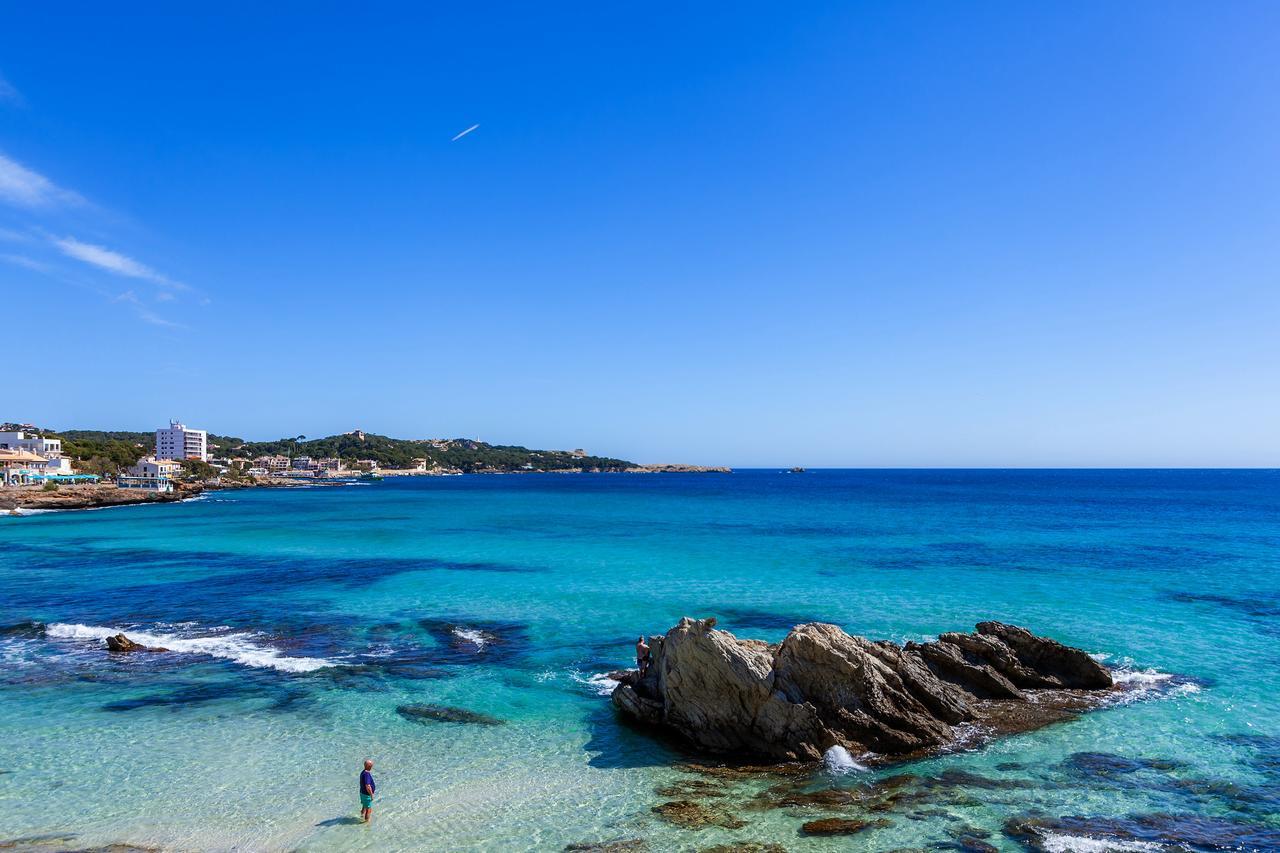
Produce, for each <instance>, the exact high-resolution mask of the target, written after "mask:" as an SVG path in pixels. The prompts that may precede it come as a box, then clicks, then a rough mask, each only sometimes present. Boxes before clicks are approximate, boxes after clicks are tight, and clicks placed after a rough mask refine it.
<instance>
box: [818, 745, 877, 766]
mask: <svg viewBox="0 0 1280 853" xmlns="http://www.w3.org/2000/svg"><path fill="white" fill-rule="evenodd" d="M822 763H823V764H825V765H827V769H828V770H830V771H831V772H832V773H863V772H866V770H867V766H866V765H865V764H859V763H858V762H857V761H856V760H855V759H854V757H853V754H852V753H850V752H849V750H847V749H845V748H844V747H843V746H840V745H839V744H837V745H835V746H833V747H831V748H830V749H828V750H827V751H826V752H824V753H823V754H822Z"/></svg>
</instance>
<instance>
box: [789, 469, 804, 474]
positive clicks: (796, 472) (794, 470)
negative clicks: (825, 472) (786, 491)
mask: <svg viewBox="0 0 1280 853" xmlns="http://www.w3.org/2000/svg"><path fill="white" fill-rule="evenodd" d="M787 473H788V474H803V473H804V469H803V468H792V469H791V470H790V471H788V472H787Z"/></svg>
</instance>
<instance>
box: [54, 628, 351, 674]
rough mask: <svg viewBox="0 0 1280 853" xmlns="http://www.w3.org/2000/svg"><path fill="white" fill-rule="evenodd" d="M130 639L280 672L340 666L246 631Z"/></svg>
mask: <svg viewBox="0 0 1280 853" xmlns="http://www.w3.org/2000/svg"><path fill="white" fill-rule="evenodd" d="M44 631H45V635H46V636H48V637H52V638H54V639H63V640H94V641H97V640H105V639H106V638H107V637H113V636H115V635H116V634H119V633H121V629H119V628H106V627H102V626H100V625H72V624H67V623H64V622H55V623H53V624H51V625H48V626H46V627H45V629H44ZM128 637H129V639H131V640H133V641H134V642H136V643H141V644H142V645H144V646H159V647H161V648H166V649H168V650H169V651H171V652H177V653H178V654H192V655H208V656H209V657H215V658H222V659H224V660H230V661H234V662H235V663H238V664H241V665H243V666H251V667H255V668H268V669H277V670H280V671H281V672H311V671H313V670H317V669H324V668H325V667H329V666H338V665H339V664H335V663H333V662H332V661H328V660H325V659H324V658H303V657H288V656H287V655H283V654H281V653H280V652H279V650H277V649H273V648H270V647H269V646H261V645H258V644H257V643H255V642H253V640H252V637H253V635H252V634H249V633H246V632H239V633H230V634H215V635H212V636H204V637H183V636H180V635H177V634H157V633H150V632H147V631H137V630H132V629H130V630H129V631H128Z"/></svg>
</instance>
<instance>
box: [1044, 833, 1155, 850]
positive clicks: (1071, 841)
mask: <svg viewBox="0 0 1280 853" xmlns="http://www.w3.org/2000/svg"><path fill="white" fill-rule="evenodd" d="M1040 846H1041V847H1042V848H1043V849H1044V850H1045V851H1046V853H1121V851H1125V853H1128V851H1133V853H1138V851H1147V850H1164V849H1165V848H1164V847H1162V846H1161V845H1159V844H1155V843H1153V842H1150V841H1117V840H1115V839H1111V838H1107V839H1103V838H1093V837H1091V836H1088V835H1062V834H1060V833H1056V832H1046V833H1044V834H1042V835H1041V836H1040Z"/></svg>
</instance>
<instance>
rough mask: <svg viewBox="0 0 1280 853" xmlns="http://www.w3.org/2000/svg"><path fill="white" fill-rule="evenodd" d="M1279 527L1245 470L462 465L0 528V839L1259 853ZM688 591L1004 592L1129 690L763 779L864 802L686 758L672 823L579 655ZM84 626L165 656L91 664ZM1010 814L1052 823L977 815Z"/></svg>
mask: <svg viewBox="0 0 1280 853" xmlns="http://www.w3.org/2000/svg"><path fill="white" fill-rule="evenodd" d="M1278 547H1280V475H1278V474H1277V473H1276V472H1263V471H1235V472H1223V471H1194V472H1186V471H1165V472H1124V471H1118V472H1029V471H1024V472H960V471H934V472H929V471H900V472H893V471H821V472H810V473H807V474H784V473H781V472H776V471H748V472H738V473H735V474H732V475H702V476H699V475H660V476H656V475H655V476H638V475H566V476H553V475H545V476H536V475H531V476H507V477H502V476H489V477H485V476H473V477H452V478H420V479H402V480H388V481H385V482H382V483H375V484H370V485H360V486H347V487H332V488H309V489H297V490H265V489H264V490H249V491H240V492H221V493H212V494H209V495H207V496H205V497H203V498H201V499H199V500H196V501H191V502H186V503H182V504H174V505H167V506H146V507H129V508H118V509H110V510H102V511H91V512H62V513H49V514H42V515H33V516H27V517H22V518H12V517H5V518H0V590H3V593H2V594H0V627H2V630H3V635H2V636H0V746H2V749H0V755H2V758H0V771H2V772H0V815H2V817H0V826H2V827H3V833H2V834H0V841H4V840H11V839H26V840H24V841H22V842H20V846H21V845H26V846H34V847H35V848H36V849H40V848H43V847H48V848H50V849H63V848H68V847H70V848H73V849H74V848H84V847H92V846H95V845H102V844H107V843H129V844H134V845H140V846H158V847H173V848H179V849H224V850H225V849H240V850H278V849H279V850H283V849H304V850H346V849H352V850H397V849H440V850H465V849H494V850H522V849H530V850H533V849H536V850H558V849H563V848H564V847H565V846H566V845H570V844H583V843H588V842H608V841H629V840H633V839H643V840H644V841H645V842H646V843H647V845H648V849H650V850H701V849H704V848H708V847H713V846H714V845H717V844H732V843H739V844H742V843H746V842H750V841H757V842H765V841H767V842H773V843H777V844H780V845H782V846H783V847H784V848H785V849H787V850H808V849H813V850H819V849H831V847H832V844H833V843H832V842H831V841H830V840H829V839H814V838H809V837H806V836H803V835H802V834H801V833H800V826H801V824H802V823H804V822H805V821H809V820H813V819H815V818H818V817H827V816H843V817H851V818H859V819H868V820H876V821H879V823H877V824H873V825H872V826H871V827H869V828H868V829H866V830H864V831H863V832H862V833H860V834H859V835H857V836H855V838H856V841H857V846H858V847H859V848H861V849H868V850H891V849H894V848H901V847H916V848H936V847H937V846H938V845H943V847H942V848H941V849H946V846H947V845H951V846H952V847H953V848H954V849H971V850H984V849H990V848H989V847H983V846H982V845H990V846H992V847H995V848H997V849H1007V850H1015V849H1023V846H1024V845H1026V844H1031V845H1039V846H1040V847H1042V848H1044V849H1052V850H1070V849H1088V850H1104V849H1134V850H1152V849H1160V845H1161V844H1163V843H1166V842H1167V841H1168V840H1169V838H1171V837H1178V838H1182V839H1184V842H1185V839H1186V838H1188V837H1192V836H1191V835H1189V834H1194V833H1198V835H1195V838H1197V839H1198V841H1197V842H1196V843H1198V844H1200V845H1201V848H1200V849H1215V845H1217V846H1227V845H1229V844H1234V845H1235V846H1236V847H1237V848H1239V849H1266V848H1268V847H1280V818H1277V813H1278V812H1280V574H1278V573H1277V567H1278V565H1277V564H1278V557H1277V555H1278V554H1280V550H1278ZM683 615H696V616H708V615H715V616H717V617H718V618H719V620H720V624H721V626H722V627H724V628H727V629H729V630H731V631H733V632H735V633H736V634H738V635H739V636H751V637H761V638H764V639H769V640H778V639H780V638H781V637H782V636H783V635H784V634H785V631H786V628H787V627H789V626H790V625H792V624H795V623H797V622H803V621H814V620H821V621H826V622H833V623H836V624H838V625H840V626H842V627H843V628H845V629H846V630H848V631H850V632H854V633H860V634H864V635H866V636H869V637H872V638H875V639H890V640H894V641H904V640H908V639H917V640H918V639H922V638H926V637H930V636H933V635H936V634H938V633H940V632H942V631H947V630H970V629H972V626H973V624H974V623H975V622H978V621H980V620H983V619H1001V620H1004V621H1009V622H1015V623H1018V624H1022V625H1026V626H1028V627H1030V628H1032V629H1033V630H1036V631H1037V632H1040V633H1044V634H1048V635H1051V636H1053V637H1056V638H1058V639H1060V640H1062V641H1064V642H1067V643H1070V644H1073V645H1077V646H1081V647H1083V648H1086V649H1088V650H1089V651H1091V652H1094V653H1097V654H1100V655H1107V656H1108V658H1107V661H1108V663H1110V664H1112V665H1113V666H1116V667H1119V668H1120V670H1121V671H1122V672H1123V673H1124V674H1125V677H1129V678H1135V679H1139V680H1145V681H1147V682H1149V683H1150V684H1151V685H1152V689H1151V690H1150V691H1149V692H1145V693H1142V694H1139V696H1138V698H1137V700H1136V701H1131V702H1128V703H1127V704H1120V705H1117V706H1116V707H1112V708H1109V709H1107V710H1103V711H1099V712H1096V713H1093V714H1091V715H1089V716H1087V717H1086V718H1083V719H1081V720H1078V721H1075V722H1071V723H1067V724H1064V725H1059V726H1056V727H1053V728H1050V729H1046V730H1042V731H1039V732H1034V733H1031V734H1028V735H1024V736H1021V737H1017V738H1013V739H1010V740H1006V741H1003V742H1000V743H997V744H994V745H992V746H989V747H987V748H985V749H981V750H977V751H959V752H956V753H955V754H951V755H946V756H943V757H940V758H936V759H932V760H929V761H923V762H916V763H913V764H909V765H906V766H904V767H898V768H894V769H886V770H881V771H875V772H870V773H858V772H853V773H850V774H846V775H842V776H833V775H830V774H828V773H826V772H825V771H822V770H820V769H816V770H815V771H814V773H813V775H812V777H811V778H808V779H804V780H799V782H797V780H790V782H789V783H787V784H789V785H790V786H791V788H790V789H796V788H797V787H799V788H801V789H804V790H815V789H821V788H824V787H833V786H835V787H844V788H852V789H866V788H867V787H868V786H870V785H873V784H874V783H875V782H876V780H878V779H883V778H884V777H887V776H891V775H893V774H895V773H901V772H904V771H906V772H910V773H912V774H915V775H916V776H917V777H919V778H918V779H915V780H912V781H909V782H907V783H905V787H904V788H903V789H902V790H904V791H906V792H907V794H909V796H904V797H902V798H900V801H895V802H890V803H888V805H883V804H882V805H881V806H880V807H879V808H878V809H877V810H876V811H865V810H860V808H857V807H846V808H835V807H830V808H825V807H782V808H777V807H772V806H773V805H775V804H776V799H777V796H776V795H775V796H773V797H772V798H771V797H770V795H769V794H768V793H767V790H766V789H769V788H771V787H773V786H776V785H778V784H779V780H776V779H773V780H770V779H759V780H746V781H742V782H730V783H727V784H723V783H721V782H720V781H718V780H710V781H711V782H712V783H713V788H712V790H713V793H717V794H724V795H725V796H718V797H713V798H706V799H702V800H700V802H702V803H704V804H706V805H707V807H708V808H709V809H711V810H712V811H714V812H715V813H716V814H719V815H728V816H730V817H731V818H733V819H732V820H727V821H725V822H726V823H730V824H736V823H737V822H738V821H741V822H743V823H744V824H745V825H743V826H741V827H738V828H733V829H730V828H726V827H722V826H712V827H708V828H703V829H689V828H682V827H678V826H673V825H671V824H669V823H667V822H665V821H663V820H662V819H661V818H660V817H659V816H658V815H656V814H655V813H654V812H653V811H652V809H653V807H654V806H655V805H658V804H660V803H663V802H666V801H669V800H671V799H672V798H673V796H675V795H674V794H672V792H671V790H667V792H666V793H665V794H660V793H658V792H657V791H656V789H659V788H668V789H669V788H670V786H672V785H676V786H677V788H679V785H680V784H681V783H684V782H688V781H689V780H691V779H693V780H696V779H699V778H701V777H698V776H695V775H691V774H689V773H687V772H685V771H683V770H680V769H677V768H675V766H674V765H676V764H678V763H679V762H681V761H683V760H685V758H686V756H683V755H681V754H679V753H678V752H676V751H674V747H672V746H671V745H669V744H661V743H658V742H656V741H654V740H653V739H651V738H650V737H648V736H647V735H645V734H643V733H640V732H637V731H634V730H632V729H629V728H627V727H624V726H622V725H620V723H619V722H618V720H617V719H616V718H615V716H614V714H613V713H612V712H611V709H610V706H609V701H608V698H607V695H606V694H607V689H608V686H609V683H608V682H607V681H606V680H604V679H603V677H602V674H603V673H606V672H608V671H609V670H610V669H612V668H615V667H618V666H621V665H624V664H626V663H627V662H628V659H629V655H630V653H631V646H632V644H633V643H634V640H635V637H636V635H637V634H640V633H642V632H644V633H656V632H660V631H663V630H665V629H666V628H668V627H670V626H671V625H672V624H673V623H674V622H675V621H676V620H677V619H678V618H679V617H681V616H683ZM117 630H124V631H126V632H128V633H129V634H130V635H131V636H133V637H134V638H136V639H141V640H143V641H144V642H148V643H151V644H158V645H164V646H166V647H168V648H170V649H171V652H170V653H168V654H137V655H132V656H112V655H108V654H107V653H106V652H105V651H104V650H103V637H104V636H105V635H106V634H107V633H108V632H115V631H117ZM1168 675H1177V676H1179V677H1180V686H1179V687H1178V688H1176V689H1157V688H1159V687H1160V684H1159V683H1160V682H1161V680H1163V679H1165V677H1166V676H1168ZM1165 687H1166V688H1167V685H1165ZM410 704H433V705H440V706H449V707H454V708H462V709H465V710H467V711H472V712H476V713H478V714H483V715H487V716H488V717H490V718H494V719H493V720H489V721H488V722H490V723H492V722H494V721H502V724H501V725H486V724H483V722H480V723H476V722H473V723H449V722H433V721H430V720H427V721H424V720H422V719H413V718H410V717H406V716H405V715H402V714H400V713H398V712H397V708H399V707H401V706H404V705H410ZM366 756H368V757H372V758H373V759H374V760H375V761H376V762H377V766H376V768H375V770H376V776H377V779H378V783H379V798H378V801H377V808H376V811H375V819H374V823H373V824H372V825H371V826H367V827H366V826H361V825H356V824H355V823H354V818H355V816H356V813H357V810H358V802H357V798H356V775H357V772H358V770H359V763H360V761H361V760H362V759H363V758H365V757H366ZM957 770H962V771H965V773H964V774H961V773H957V772H956V771H957ZM966 774H968V775H966ZM681 790H691V789H689V788H687V786H686V788H685V789H681ZM704 790H705V789H704ZM777 790H783V789H782V788H779V789H777ZM761 792H766V793H765V795H764V796H763V797H761V796H757V795H759V794H760V793H761ZM677 798H678V797H677ZM695 799H696V798H695ZM1031 815H1034V816H1040V817H1042V818H1049V819H1062V818H1068V819H1069V820H1066V821H1061V820H1059V821H1058V822H1057V823H1053V822H1052V821H1050V822H1049V823H1048V824H1042V828H1041V831H1040V834H1039V835H1036V836H1034V837H1033V838H1026V837H1018V836H1017V835H1016V833H1013V832H1010V831H1007V830H1010V827H1011V826H1012V824H1011V823H1009V821H1010V819H1017V818H1021V817H1026V816H1031ZM1077 818H1084V819H1086V820H1077ZM1101 818H1109V819H1113V820H1111V822H1110V823H1109V824H1105V825H1104V824H1103V823H1101V822H1099V820H1098V819H1101ZM1046 826H1047V827H1048V828H1044V827H1046ZM1105 831H1111V832H1112V833H1113V834H1112V835H1111V836H1109V837H1110V838H1111V839H1112V840H1111V841H1110V842H1103V841H1098V840H1097V838H1099V837H1102V836H1100V833H1104V832H1105ZM1091 839H1092V840H1091ZM1117 839H1119V840H1117ZM1121 841H1123V845H1122V846H1120V847H1117V846H1116V845H1118V844H1120V843H1121ZM966 845H967V847H966ZM1090 845H1094V846H1090ZM1098 845H1100V846H1098Z"/></svg>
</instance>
